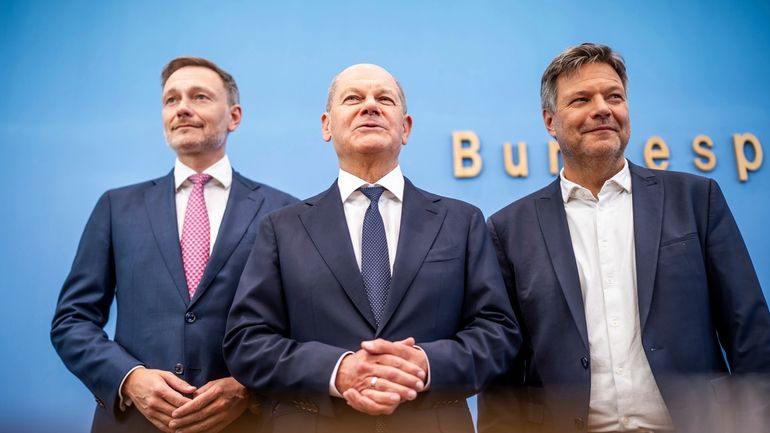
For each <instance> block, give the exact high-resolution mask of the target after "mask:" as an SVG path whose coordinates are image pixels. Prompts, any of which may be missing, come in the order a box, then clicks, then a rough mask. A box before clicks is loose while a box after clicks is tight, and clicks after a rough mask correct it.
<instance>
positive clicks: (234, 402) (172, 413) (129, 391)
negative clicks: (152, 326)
mask: <svg viewBox="0 0 770 433" xmlns="http://www.w3.org/2000/svg"><path fill="white" fill-rule="evenodd" d="M123 392H124V394H125V395H126V396H128V397H129V398H130V399H131V401H132V402H133V403H134V405H135V406H136V408H137V409H138V410H139V412H141V413H142V415H144V417H145V418H147V419H148V420H149V421H150V422H151V423H152V424H153V425H154V426H155V427H157V428H158V429H159V430H161V431H163V432H166V433H173V432H179V433H188V432H189V433H197V432H219V431H221V430H223V429H224V428H225V427H226V426H227V425H228V424H230V423H231V422H233V421H234V420H235V419H236V418H238V417H239V416H240V415H241V414H242V413H243V412H244V411H245V410H246V408H247V407H248V405H249V396H248V392H247V391H246V388H245V387H244V386H243V385H241V384H240V383H238V382H237V381H236V380H235V379H233V378H232V377H225V378H222V379H217V380H213V381H211V382H208V383H206V384H205V385H203V386H202V387H200V388H196V387H194V386H192V385H190V384H188V383H187V382H185V381H184V380H182V379H180V378H179V377H177V376H175V375H174V374H173V373H171V372H168V371H162V370H153V369H145V368H140V369H136V370H134V371H133V372H131V374H130V375H129V376H128V378H127V379H126V382H125V383H124V384H123ZM185 395H191V396H192V398H189V397H186V396H185Z"/></svg>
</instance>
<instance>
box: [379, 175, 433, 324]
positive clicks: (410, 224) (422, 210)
mask: <svg viewBox="0 0 770 433" xmlns="http://www.w3.org/2000/svg"><path fill="white" fill-rule="evenodd" d="M440 200H441V198H439V197H435V198H429V197H427V196H425V194H423V193H422V192H421V191H420V190H418V189H417V188H415V187H414V185H412V182H410V181H409V179H406V178H404V202H403V204H402V207H401V229H400V232H399V236H398V247H397V248H396V259H395V263H394V264H393V278H391V282H390V291H389V293H388V304H387V306H386V307H385V313H384V314H383V317H382V323H381V324H380V325H381V326H380V328H379V330H378V332H377V334H378V335H379V333H380V332H381V331H382V330H383V329H384V328H385V325H387V323H388V321H389V320H390V318H391V317H392V316H393V313H395V311H396V309H397V308H398V305H399V304H400V303H401V300H402V299H403V298H404V295H405V294H406V292H407V290H408V289H409V286H411V284H412V281H413V280H414V278H415V276H416V275H417V271H419V269H420V267H421V266H422V263H423V261H424V260H425V256H427V254H428V251H429V250H430V247H431V245H433V241H434V240H435V239H436V236H437V235H438V232H439V229H441V225H442V224H443V222H444V218H445V217H446V212H447V210H446V208H445V207H443V206H440V205H439V204H438V202H439V201H440Z"/></svg>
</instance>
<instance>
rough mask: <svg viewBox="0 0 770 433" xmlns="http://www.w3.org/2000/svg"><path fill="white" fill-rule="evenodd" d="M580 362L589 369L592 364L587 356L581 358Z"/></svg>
mask: <svg viewBox="0 0 770 433" xmlns="http://www.w3.org/2000/svg"><path fill="white" fill-rule="evenodd" d="M580 363H581V364H583V368H585V369H586V370H588V367H589V366H590V365H591V362H590V361H588V358H586V357H585V356H584V357H582V358H580Z"/></svg>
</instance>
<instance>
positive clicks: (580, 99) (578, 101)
mask: <svg viewBox="0 0 770 433" xmlns="http://www.w3.org/2000/svg"><path fill="white" fill-rule="evenodd" d="M586 102H588V98H586V97H583V96H580V97H577V98H574V99H573V100H572V101H570V105H576V104H583V103H586Z"/></svg>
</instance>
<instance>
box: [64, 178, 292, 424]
mask: <svg viewBox="0 0 770 433" xmlns="http://www.w3.org/2000/svg"><path fill="white" fill-rule="evenodd" d="M295 201H296V199H294V198H293V197H291V196H289V195H287V194H285V193H283V192H280V191H278V190H275V189H273V188H270V187H268V186H266V185H262V184H259V183H257V182H254V181H251V180H249V179H247V178H245V177H243V176H241V175H239V174H238V173H237V172H233V182H232V184H231V190H230V195H229V198H228V201H227V206H226V208H225V213H224V216H223V218H222V224H221V227H220V230H219V234H218V236H217V240H216V243H215V245H214V248H213V251H212V254H211V257H210V259H209V261H208V264H207V266H206V269H205V272H204V274H203V277H202V280H201V282H200V284H199V286H198V289H197V291H196V293H195V296H194V298H193V299H192V300H190V299H189V295H188V291H187V283H186V281H185V274H184V268H183V264H182V256H181V250H180V245H179V231H178V226H177V217H176V212H177V210H176V204H175V191H174V174H173V172H172V173H170V174H168V175H167V176H165V177H162V178H159V179H155V180H152V181H149V182H144V183H140V184H136V185H132V186H127V187H124V188H119V189H115V190H111V191H108V192H106V193H105V194H104V195H102V197H101V198H100V199H99V201H98V203H97V204H96V208H95V209H94V211H93V213H92V214H91V217H90V219H89V221H88V223H87V225H86V228H85V230H84V232H83V236H82V238H81V241H80V246H79V248H78V251H77V255H76V257H75V260H74V263H73V265H72V270H71V271H70V274H69V276H68V277H67V279H66V281H65V282H64V286H63V288H62V291H61V294H60V297H59V302H58V305H57V308H56V312H55V315H54V319H53V324H52V329H51V340H52V342H53V344H54V346H55V348H56V350H57V352H58V353H59V355H60V356H61V358H62V360H63V361H64V363H65V365H66V366H67V368H69V369H70V370H71V371H72V372H73V373H74V374H75V375H76V376H77V377H78V378H80V380H82V381H83V383H85V385H86V386H87V387H88V389H89V390H91V392H92V393H93V394H94V396H95V397H96V401H97V403H98V405H97V408H96V411H95V415H94V423H93V431H97V432H100V431H103V432H116V431H131V432H136V431H157V430H155V429H154V427H153V426H152V425H151V424H150V423H149V422H148V421H147V420H146V419H145V418H144V417H143V416H142V414H141V413H140V412H139V411H138V410H136V409H135V408H133V407H130V408H128V409H127V410H126V411H125V412H124V411H121V410H120V408H119V396H118V392H119V389H118V388H119V386H120V383H121V381H122V380H123V378H124V377H125V375H126V373H127V372H128V371H129V370H130V369H131V368H133V367H134V366H136V365H140V364H141V365H144V366H146V367H147V368H156V369H161V370H166V371H172V372H175V373H176V374H177V375H178V376H179V377H180V378H182V379H183V380H185V381H187V382H188V383H190V384H191V385H193V386H198V387H199V386H202V385H203V384H205V383H206V382H208V381H211V380H214V379H219V378H222V377H227V376H230V375H231V374H230V372H229V371H228V369H227V366H226V365H225V362H224V359H223V356H222V349H221V345H222V339H223V337H224V332H225V324H226V319H227V312H228V311H229V308H230V303H231V301H232V298H233V296H234V294H235V290H236V287H237V284H238V280H239V278H240V275H241V271H242V269H243V266H244V264H245V263H246V259H247V257H248V254H249V252H250V251H251V247H252V245H253V243H254V238H255V236H256V229H257V225H258V220H259V219H260V218H261V217H262V216H263V215H265V214H266V213H267V212H269V211H271V210H274V209H277V208H280V207H282V206H285V205H287V204H290V203H294V202H295ZM182 211H184V210H182ZM113 299H115V301H116V302H117V318H116V327H115V337H114V340H110V339H109V338H108V336H107V334H106V333H105V332H104V330H103V327H104V325H105V324H106V323H107V320H108V316H109V311H110V306H111V304H112V302H113ZM248 414H249V412H248V411H247V412H246V414H245V415H244V416H242V417H241V419H240V420H238V421H236V422H235V423H233V424H231V426H230V427H231V428H230V429H229V430H230V431H234V430H235V429H236V427H237V425H238V424H239V423H240V424H244V427H247V428H249V429H250V430H252V431H253V429H254V426H255V425H256V424H255V423H256V421H257V420H256V419H255V417H253V416H251V415H248ZM246 424H251V425H246Z"/></svg>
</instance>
